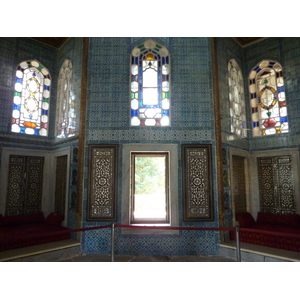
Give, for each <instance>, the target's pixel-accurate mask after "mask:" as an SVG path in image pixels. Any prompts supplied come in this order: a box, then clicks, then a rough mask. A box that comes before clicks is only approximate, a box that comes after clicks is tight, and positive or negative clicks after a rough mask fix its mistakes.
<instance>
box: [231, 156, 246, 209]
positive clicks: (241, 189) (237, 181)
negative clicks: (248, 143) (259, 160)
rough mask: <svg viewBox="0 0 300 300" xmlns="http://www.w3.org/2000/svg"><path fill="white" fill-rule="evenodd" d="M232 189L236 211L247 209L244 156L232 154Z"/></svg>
mask: <svg viewBox="0 0 300 300" xmlns="http://www.w3.org/2000/svg"><path fill="white" fill-rule="evenodd" d="M232 170H233V174H232V190H233V199H234V207H235V212H236V213H242V212H246V211H247V198H246V197H247V196H246V178H245V158H244V157H241V156H235V155H233V156H232Z"/></svg>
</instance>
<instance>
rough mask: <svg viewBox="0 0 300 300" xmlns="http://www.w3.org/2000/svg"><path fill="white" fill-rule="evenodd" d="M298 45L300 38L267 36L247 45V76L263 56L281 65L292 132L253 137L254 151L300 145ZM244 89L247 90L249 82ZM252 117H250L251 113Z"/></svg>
mask: <svg viewBox="0 0 300 300" xmlns="http://www.w3.org/2000/svg"><path fill="white" fill-rule="evenodd" d="M299 46H300V39H299V38H268V39H266V40H263V41H261V42H260V43H256V44H253V45H251V46H250V47H247V48H246V49H245V66H244V68H245V73H246V74H247V77H248V75H249V73H250V71H251V69H252V68H253V67H254V66H255V65H256V64H258V63H259V62H260V61H262V60H264V59H266V60H268V59H269V60H275V61H278V62H279V63H280V64H281V65H282V68H283V78H284V83H285V90H286V92H285V93H286V101H287V111H288V117H289V127H290V132H289V133H287V134H281V135H278V136H277V135H273V136H268V137H256V138H250V150H252V151H257V150H267V149H281V148H293V147H299V141H300V126H299V125H300V122H299V114H300V106H299V99H300V97H299V93H300V85H299V84H298V82H299V78H300V68H299V64H300V52H299ZM247 77H246V78H247ZM245 90H246V91H248V87H247V86H246V89H245ZM248 95H249V94H248ZM249 119H250V120H251V116H250V115H249Z"/></svg>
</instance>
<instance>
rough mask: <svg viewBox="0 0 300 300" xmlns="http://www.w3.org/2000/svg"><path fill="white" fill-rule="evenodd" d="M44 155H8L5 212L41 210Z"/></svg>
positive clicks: (16, 212) (23, 212) (21, 213)
mask: <svg viewBox="0 0 300 300" xmlns="http://www.w3.org/2000/svg"><path fill="white" fill-rule="evenodd" d="M43 168H44V157H40V156H22V155H10V157H9V171H8V184H7V196H6V207H5V214H6V215H7V216H10V215H26V214H31V213H37V212H39V211H41V201H42V187H43Z"/></svg>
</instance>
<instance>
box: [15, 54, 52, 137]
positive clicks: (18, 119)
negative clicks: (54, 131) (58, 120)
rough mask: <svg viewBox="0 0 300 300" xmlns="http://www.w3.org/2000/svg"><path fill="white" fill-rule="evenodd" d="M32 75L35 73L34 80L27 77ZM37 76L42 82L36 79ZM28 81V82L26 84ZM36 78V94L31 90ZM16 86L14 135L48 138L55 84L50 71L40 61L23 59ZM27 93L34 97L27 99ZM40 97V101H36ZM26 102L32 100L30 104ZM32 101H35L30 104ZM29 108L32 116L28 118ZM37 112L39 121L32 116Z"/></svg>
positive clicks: (16, 71)
mask: <svg viewBox="0 0 300 300" xmlns="http://www.w3.org/2000/svg"><path fill="white" fill-rule="evenodd" d="M30 73H33V74H32V77H30V78H28V76H27V74H30ZM36 77H37V78H38V79H36ZM24 79H26V82H25V81H24ZM33 79H34V81H35V82H36V86H37V89H36V91H31V88H30V84H31V81H32V80H33ZM29 81H30V82H29ZM14 84H15V85H14V94H13V96H14V97H13V101H12V111H11V116H12V119H11V128H10V132H12V133H16V134H24V135H25V136H42V137H48V136H49V127H50V126H49V125H50V97H51V85H52V78H51V75H50V72H49V70H48V69H47V68H46V67H45V66H44V65H42V64H41V63H40V62H39V61H38V60H36V59H28V60H23V61H21V62H20V63H19V64H18V66H17V68H16V69H15V81H14ZM26 94H29V95H30V96H27V98H26V99H25V97H26ZM36 94H37V98H38V99H36V98H35V96H36ZM28 99H29V100H28ZM26 100H28V101H27V102H26ZM30 100H32V101H31V102H30V103H29V101H30ZM33 102H35V106H36V107H32V106H33ZM26 105H27V106H28V108H27V112H28V114H29V115H30V116H29V117H28V116H27V117H24V113H26V111H25V110H26ZM31 109H34V111H32V112H30V111H29V110H31ZM36 113H37V116H36V117H35V120H34V121H32V120H31V118H32V115H33V114H36ZM25 123H26V124H25ZM18 128H19V130H18ZM26 131H27V132H26ZM28 131H29V132H28Z"/></svg>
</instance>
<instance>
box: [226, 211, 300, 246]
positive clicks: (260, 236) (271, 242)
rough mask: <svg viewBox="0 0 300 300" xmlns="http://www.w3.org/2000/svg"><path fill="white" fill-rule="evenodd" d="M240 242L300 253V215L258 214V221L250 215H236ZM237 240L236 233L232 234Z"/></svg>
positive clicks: (232, 238) (231, 236)
mask: <svg viewBox="0 0 300 300" xmlns="http://www.w3.org/2000/svg"><path fill="white" fill-rule="evenodd" d="M236 220H237V221H238V222H239V225H240V242H245V243H249V244H256V245H261V246H267V247H273V248H278V249H284V250H289V251H296V252H300V215H298V214H292V215H276V214H270V213H262V212H258V214H257V220H256V221H255V220H254V218H253V216H252V215H251V214H250V213H249V212H246V213H238V214H236ZM230 239H231V240H235V232H230Z"/></svg>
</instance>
